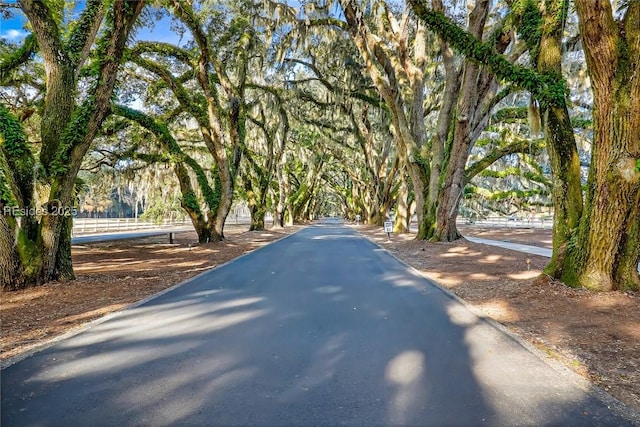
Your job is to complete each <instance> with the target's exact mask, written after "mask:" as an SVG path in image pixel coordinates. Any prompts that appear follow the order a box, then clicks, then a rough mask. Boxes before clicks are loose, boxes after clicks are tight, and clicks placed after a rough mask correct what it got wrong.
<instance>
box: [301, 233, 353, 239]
mask: <svg viewBox="0 0 640 427" xmlns="http://www.w3.org/2000/svg"><path fill="white" fill-rule="evenodd" d="M358 238H359V237H358V236H356V235H344V234H325V235H322V236H314V237H312V238H311V240H353V239H358Z"/></svg>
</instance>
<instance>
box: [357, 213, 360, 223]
mask: <svg viewBox="0 0 640 427" xmlns="http://www.w3.org/2000/svg"><path fill="white" fill-rule="evenodd" d="M356 225H360V215H356Z"/></svg>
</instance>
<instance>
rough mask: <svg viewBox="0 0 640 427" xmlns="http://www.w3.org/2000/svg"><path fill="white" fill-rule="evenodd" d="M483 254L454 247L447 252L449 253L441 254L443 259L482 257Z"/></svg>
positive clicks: (464, 247) (463, 247)
mask: <svg viewBox="0 0 640 427" xmlns="http://www.w3.org/2000/svg"><path fill="white" fill-rule="evenodd" d="M480 255H482V252H474V251H471V250H470V249H469V248H468V247H466V246H462V247H452V248H450V249H449V250H447V253H443V254H440V257H441V258H452V257H465V258H466V257H470V256H480Z"/></svg>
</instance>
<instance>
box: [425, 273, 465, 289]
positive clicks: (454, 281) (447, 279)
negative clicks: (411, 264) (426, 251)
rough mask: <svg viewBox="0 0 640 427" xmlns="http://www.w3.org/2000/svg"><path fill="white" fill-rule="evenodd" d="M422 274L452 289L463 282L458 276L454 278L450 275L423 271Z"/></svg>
mask: <svg viewBox="0 0 640 427" xmlns="http://www.w3.org/2000/svg"><path fill="white" fill-rule="evenodd" d="M422 273H423V274H424V275H425V276H427V277H429V278H430V279H432V280H435V281H437V282H438V283H442V284H443V285H447V286H452V287H454V286H458V285H461V284H463V280H462V278H461V277H460V276H455V275H453V274H450V273H439V272H434V271H424V270H423V271H422Z"/></svg>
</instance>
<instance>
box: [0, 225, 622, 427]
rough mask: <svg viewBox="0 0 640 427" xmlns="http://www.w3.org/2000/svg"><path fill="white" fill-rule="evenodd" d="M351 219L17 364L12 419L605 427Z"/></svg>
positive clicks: (11, 371)
mask: <svg viewBox="0 0 640 427" xmlns="http://www.w3.org/2000/svg"><path fill="white" fill-rule="evenodd" d="M576 384H577V383H574V382H573V381H572V380H571V379H570V378H569V377H567V376H565V375H564V374H559V373H558V372H556V371H554V370H553V369H551V368H550V367H548V366H547V365H546V364H545V363H543V362H542V361H541V360H540V359H539V358H538V357H537V356H535V355H533V354H532V353H530V352H528V351H527V350H526V349H524V348H523V347H522V346H521V345H520V344H518V343H517V342H516V341H515V340H513V339H511V338H510V337H509V336H507V335H505V334H504V333H502V332H500V331H498V330H497V329H495V328H493V327H492V326H491V325H489V324H488V323H486V322H484V321H482V320H481V319H479V318H477V317H476V316H474V315H473V314H471V313H470V312H469V311H468V310H467V309H466V308H465V307H464V306H462V305H461V304H459V303H458V302H456V301H455V300H454V299H452V298H451V297H449V296H448V295H447V294H445V293H444V292H443V291H441V290H440V289H439V288H437V287H436V286H434V285H432V284H431V283H430V282H428V281H427V280H425V279H423V278H421V277H418V276H417V275H415V274H414V273H412V272H411V271H410V270H408V269H407V268H406V267H405V266H404V265H403V264H401V263H400V262H398V261H396V260H395V259H394V258H392V257H391V256H390V255H388V254H387V253H386V252H385V251H383V250H382V249H380V248H378V247H377V246H375V245H374V244H373V243H371V242H369V241H368V240H366V239H364V238H362V237H360V236H359V235H358V234H356V233H355V232H354V231H352V230H350V229H348V228H346V227H342V226H340V224H339V223H323V224H319V225H316V226H312V227H309V228H306V229H304V230H302V231H301V232H299V233H297V234H296V235H294V236H292V237H289V238H287V239H285V240H283V241H280V242H277V243H275V244H272V245H269V246H267V247H265V248H263V249H261V250H259V251H256V252H254V253H252V254H251V255H249V256H246V257H244V258H241V259H239V260H237V261H235V262H233V263H231V264H229V265H227V266H225V267H223V268H220V269H217V270H215V271H212V272H209V273H206V274H204V275H201V276H199V277H197V278H195V279H194V280H192V281H190V282H189V283H188V284H186V285H184V286H181V287H179V288H177V289H175V290H173V291H172V292H169V293H166V294H164V295H162V296H160V297H158V298H155V299H153V300H151V301H149V302H147V303H145V304H143V305H140V306H138V307H136V308H133V309H130V310H127V311H125V312H123V313H122V314H121V315H119V316H117V317H115V318H112V319H111V320H108V321H106V322H104V323H102V324H100V325H97V326H95V327H93V328H91V329H89V330H86V331H85V332H83V333H81V334H79V335H76V336H75V337H73V338H70V339H67V340H64V341H61V342H59V343H58V344H57V345H55V346H53V347H50V348H49V349H47V350H44V351H42V352H40V353H37V354H36V355H34V356H32V357H29V358H27V359H25V360H23V361H21V362H18V363H16V364H14V365H12V366H10V367H8V368H6V369H5V370H4V371H2V426H5V427H9V426H82V425H91V426H101V425H104V426H132V425H150V426H164V425H176V426H188V425H198V426H200V425H274V424H279V425H296V426H297V425H338V424H351V425H365V426H369V425H380V424H385V425H400V424H403V425H431V426H443V425H461V426H479V425H489V426H500V425H504V426H515V425H532V426H533V425H535V426H543V425H545V426H547V425H559V426H571V425H576V426H577V425H606V426H624V425H630V424H629V422H627V421H625V420H624V419H622V418H618V417H617V416H616V415H614V414H613V413H612V412H611V411H610V410H608V409H607V407H606V406H605V405H604V404H603V403H601V402H600V401H599V400H597V399H596V398H594V397H592V395H591V394H590V393H587V392H586V391H585V390H584V389H582V388H580V387H579V386H578V385H576Z"/></svg>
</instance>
